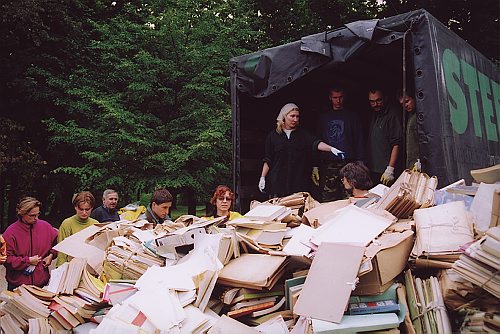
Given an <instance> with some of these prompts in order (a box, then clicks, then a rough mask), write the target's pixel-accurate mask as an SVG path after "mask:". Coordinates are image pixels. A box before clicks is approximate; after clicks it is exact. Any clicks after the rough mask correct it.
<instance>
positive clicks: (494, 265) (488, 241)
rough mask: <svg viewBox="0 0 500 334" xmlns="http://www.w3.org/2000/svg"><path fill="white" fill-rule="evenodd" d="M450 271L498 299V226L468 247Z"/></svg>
mask: <svg viewBox="0 0 500 334" xmlns="http://www.w3.org/2000/svg"><path fill="white" fill-rule="evenodd" d="M452 269H453V270H454V271H456V272H457V273H458V274H459V275H460V276H462V277H463V278H464V279H466V280H468V281H470V282H472V283H474V284H476V285H478V286H480V287H482V288H483V289H484V290H486V291H488V292H490V293H491V294H493V295H494V296H495V297H497V298H500V278H499V277H498V271H499V270H500V226H496V227H492V228H490V229H489V230H488V231H487V232H486V235H485V236H484V237H482V238H481V239H480V240H478V241H476V242H475V243H473V244H472V245H470V246H469V247H468V248H467V249H466V251H465V253H464V254H462V255H461V256H460V259H459V260H458V261H456V262H455V263H454V264H453V267H452Z"/></svg>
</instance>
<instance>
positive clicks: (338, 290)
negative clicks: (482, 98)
mask: <svg viewBox="0 0 500 334" xmlns="http://www.w3.org/2000/svg"><path fill="white" fill-rule="evenodd" d="M364 252H365V247H363V246H356V245H347V244H335V243H329V242H324V243H322V244H321V245H320V246H319V249H318V252H317V254H316V256H315V257H314V260H313V262H312V264H311V269H309V273H308V275H307V278H306V281H305V283H304V288H303V289H302V292H301V294H300V297H299V300H298V301H297V304H296V305H295V307H294V312H295V313H296V314H299V315H304V316H309V317H312V318H314V319H320V320H325V321H332V322H337V323H338V322H340V321H341V319H342V316H343V314H344V310H345V306H346V305H347V301H348V300H349V296H350V295H351V292H352V290H353V287H354V284H355V281H356V276H357V274H358V270H359V265H360V264H361V258H362V257H363V254H364ZM396 318H397V317H396Z"/></svg>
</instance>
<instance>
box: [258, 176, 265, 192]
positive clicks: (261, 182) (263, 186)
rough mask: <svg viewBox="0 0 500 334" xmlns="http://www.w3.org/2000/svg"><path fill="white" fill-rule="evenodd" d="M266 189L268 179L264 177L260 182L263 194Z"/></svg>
mask: <svg viewBox="0 0 500 334" xmlns="http://www.w3.org/2000/svg"><path fill="white" fill-rule="evenodd" d="M265 187H266V178H265V177H264V176H261V177H260V180H259V190H260V192H261V193H263V192H264V188H265Z"/></svg>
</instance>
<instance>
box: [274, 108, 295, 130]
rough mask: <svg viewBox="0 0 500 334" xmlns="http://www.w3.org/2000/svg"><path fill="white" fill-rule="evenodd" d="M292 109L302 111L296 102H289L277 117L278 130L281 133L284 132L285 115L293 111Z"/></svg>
mask: <svg viewBox="0 0 500 334" xmlns="http://www.w3.org/2000/svg"><path fill="white" fill-rule="evenodd" d="M292 111H300V110H299V107H298V106H297V105H296V104H295V103H287V104H285V105H284V106H283V107H282V108H281V110H280V113H279V114H278V117H276V132H277V133H279V134H282V133H283V127H284V126H285V116H286V115H288V114H289V113H291V112H292Z"/></svg>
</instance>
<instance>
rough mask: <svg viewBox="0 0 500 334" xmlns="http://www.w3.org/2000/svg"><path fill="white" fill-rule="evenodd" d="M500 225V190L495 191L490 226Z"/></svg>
mask: <svg viewBox="0 0 500 334" xmlns="http://www.w3.org/2000/svg"><path fill="white" fill-rule="evenodd" d="M498 225H500V190H495V192H494V193H493V210H491V223H490V227H495V226H498Z"/></svg>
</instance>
